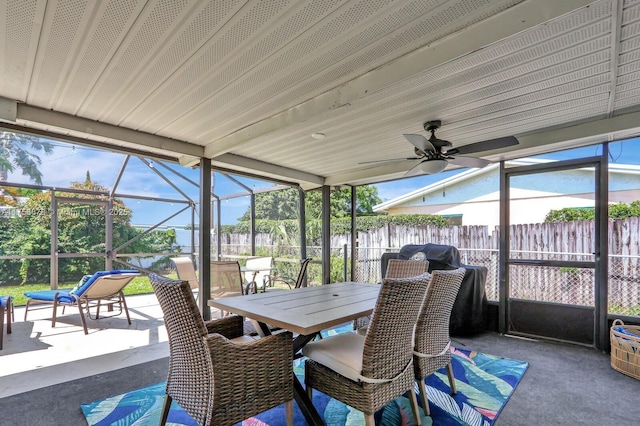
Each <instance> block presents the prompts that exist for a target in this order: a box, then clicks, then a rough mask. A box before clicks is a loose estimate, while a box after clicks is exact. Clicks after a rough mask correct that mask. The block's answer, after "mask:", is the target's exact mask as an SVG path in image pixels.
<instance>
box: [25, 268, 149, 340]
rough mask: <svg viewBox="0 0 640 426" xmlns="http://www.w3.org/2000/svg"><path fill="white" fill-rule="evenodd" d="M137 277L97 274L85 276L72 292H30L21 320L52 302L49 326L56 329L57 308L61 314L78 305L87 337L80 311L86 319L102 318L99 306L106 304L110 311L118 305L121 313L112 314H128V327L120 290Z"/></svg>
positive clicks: (132, 272) (130, 273)
mask: <svg viewBox="0 0 640 426" xmlns="http://www.w3.org/2000/svg"><path fill="white" fill-rule="evenodd" d="M138 276H140V273H139V272H138V271H135V270H115V271H98V272H96V273H95V274H93V275H85V276H84V277H83V278H82V280H80V282H79V283H78V285H77V286H76V287H74V288H72V289H58V290H44V291H31V292H27V293H24V295H25V296H26V297H27V306H26V308H25V311H24V320H25V321H26V320H27V313H28V312H29V307H30V306H31V305H32V304H41V303H47V304H51V303H53V318H52V319H51V326H52V327H55V326H56V315H57V311H58V306H59V305H61V306H62V307H63V313H64V307H65V306H77V307H78V310H79V312H80V319H81V320H82V326H83V327H84V334H89V332H88V331H87V322H86V320H85V318H84V313H83V310H82V309H83V307H84V308H85V309H86V311H87V315H88V316H89V318H91V319H93V320H96V319H100V318H101V317H100V307H101V305H107V308H108V310H109V311H111V310H112V309H113V306H114V305H118V307H119V308H120V310H119V312H118V313H116V314H114V315H120V314H121V313H122V311H124V312H125V314H126V315H127V322H128V323H129V324H131V318H130V317H129V310H128V309H127V303H126V301H125V299H124V293H123V292H122V290H123V289H124V288H125V286H126V285H127V284H129V283H130V282H131V280H132V279H134V278H135V277H138ZM92 307H95V308H96V314H95V316H92V315H91V311H90V308H92ZM114 315H110V316H114Z"/></svg>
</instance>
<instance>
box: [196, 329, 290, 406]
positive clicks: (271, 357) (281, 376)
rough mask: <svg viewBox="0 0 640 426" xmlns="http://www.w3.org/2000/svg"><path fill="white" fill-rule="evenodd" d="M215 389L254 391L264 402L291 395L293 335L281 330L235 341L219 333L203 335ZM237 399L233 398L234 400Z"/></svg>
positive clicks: (271, 403)
mask: <svg viewBox="0 0 640 426" xmlns="http://www.w3.org/2000/svg"><path fill="white" fill-rule="evenodd" d="M206 342H207V345H208V347H209V352H210V354H211V360H212V364H213V374H214V377H215V380H216V391H219V392H220V394H225V395H248V398H249V399H252V398H254V397H249V396H251V395H254V396H255V398H257V399H260V403H261V404H265V406H269V407H271V406H275V405H279V404H281V403H282V401H288V400H291V399H293V336H292V334H291V333H290V332H283V333H279V334H275V335H271V336H266V337H263V338H261V339H258V340H255V341H253V342H249V343H235V342H232V341H230V340H228V339H226V338H225V337H224V336H221V335H219V334H212V335H209V336H207V337H206ZM235 403H237V401H236V402H235Z"/></svg>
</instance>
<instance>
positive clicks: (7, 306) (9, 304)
mask: <svg viewBox="0 0 640 426" xmlns="http://www.w3.org/2000/svg"><path fill="white" fill-rule="evenodd" d="M5 312H6V313H7V334H11V320H12V319H13V298H12V297H11V296H0V350H1V349H2V341H3V340H4V324H3V322H4V314H5Z"/></svg>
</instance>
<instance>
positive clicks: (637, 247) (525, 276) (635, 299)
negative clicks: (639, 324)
mask: <svg viewBox="0 0 640 426" xmlns="http://www.w3.org/2000/svg"><path fill="white" fill-rule="evenodd" d="M639 234H640V218H637V217H633V218H628V219H624V220H609V222H608V232H607V235H608V243H609V253H608V258H609V279H608V286H609V305H610V309H611V310H612V312H614V311H619V312H618V313H634V312H635V313H634V315H638V314H640V268H639V260H640V235H639ZM594 238H595V229H594V222H593V221H590V220H586V221H576V222H559V223H535V224H520V225H511V226H510V229H509V246H510V250H511V256H512V257H514V258H519V259H534V258H535V259H547V260H570V261H591V260H593V255H592V253H593V252H594V251H599V248H596V247H595V244H594V241H595V240H594ZM223 243H226V244H225V248H224V249H223V251H224V252H226V253H229V254H240V253H243V252H244V253H247V251H248V247H250V236H249V235H238V234H234V235H229V236H226V238H225V239H223ZM426 243H435V244H445V245H451V246H455V247H457V248H458V250H460V253H461V256H462V262H463V263H465V264H470V265H483V266H486V267H487V268H488V269H489V275H488V278H487V295H488V297H489V298H490V299H493V300H496V299H497V295H498V249H499V243H500V232H499V229H498V227H495V228H493V229H491V230H489V228H488V227H487V226H481V225H473V226H447V227H438V226H414V227H406V226H399V225H387V226H384V227H382V228H379V229H376V230H372V231H367V232H358V250H357V259H356V262H357V263H356V271H357V272H356V279H357V280H360V281H369V282H376V281H379V280H380V273H379V271H380V268H379V265H380V256H382V253H384V252H385V251H397V250H399V249H400V247H402V246H404V245H407V244H426ZM345 244H346V245H348V246H350V236H349V235H332V236H331V247H332V250H333V251H334V253H332V254H333V255H338V254H342V253H343V252H342V250H341V249H342V247H343V246H344V245H345ZM256 245H258V246H270V247H271V248H272V250H273V251H274V253H273V255H274V256H277V255H279V254H280V253H281V254H284V253H282V250H288V251H290V252H296V250H295V248H292V247H284V246H282V245H279V246H274V245H272V241H271V237H270V236H269V235H267V234H260V235H257V236H256ZM601 255H602V256H606V255H607V253H601ZM510 286H511V297H517V298H522V299H530V300H542V301H550V302H558V303H569V304H579V305H587V306H592V305H593V299H594V288H593V287H594V277H593V271H592V270H590V269H585V270H578V269H576V268H554V267H538V266H529V265H524V266H512V267H511V269H510Z"/></svg>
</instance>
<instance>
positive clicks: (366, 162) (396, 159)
mask: <svg viewBox="0 0 640 426" xmlns="http://www.w3.org/2000/svg"><path fill="white" fill-rule="evenodd" d="M420 158H421V157H409V158H406V157H405V158H387V159H386V160H373V161H361V162H359V163H358V164H371V163H385V162H391V161H405V160H419V159H420Z"/></svg>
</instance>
